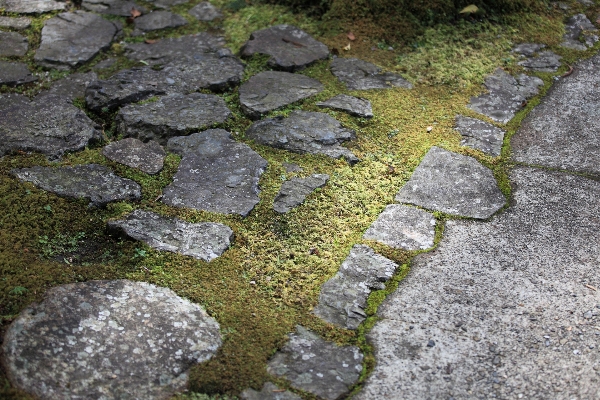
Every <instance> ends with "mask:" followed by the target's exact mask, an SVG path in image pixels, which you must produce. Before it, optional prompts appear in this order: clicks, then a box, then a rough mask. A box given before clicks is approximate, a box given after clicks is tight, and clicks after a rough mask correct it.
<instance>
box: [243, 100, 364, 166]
mask: <svg viewBox="0 0 600 400" xmlns="http://www.w3.org/2000/svg"><path fill="white" fill-rule="evenodd" d="M246 135H247V136H248V137H249V138H251V139H253V140H255V141H256V142H258V143H260V144H265V145H267V146H272V147H276V148H279V149H284V150H289V151H292V152H294V153H300V154H303V153H310V154H324V155H326V156H329V157H332V158H340V157H344V158H345V159H346V160H347V161H348V162H349V163H350V164H354V163H356V162H357V161H358V158H357V157H356V156H355V155H354V154H353V153H352V152H351V151H350V150H348V149H347V148H345V147H342V146H340V143H342V142H345V141H347V140H351V139H354V138H355V134H354V131H353V130H351V129H346V128H343V127H342V125H341V124H340V123H339V122H338V121H337V120H336V119H334V118H333V117H330V116H329V115H327V114H324V113H318V112H310V111H292V112H291V113H290V115H289V117H288V118H281V117H276V118H270V119H263V120H262V121H257V122H255V123H254V124H252V125H251V126H250V128H248V130H247V131H246Z"/></svg>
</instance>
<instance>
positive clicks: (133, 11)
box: [131, 7, 142, 19]
mask: <svg viewBox="0 0 600 400" xmlns="http://www.w3.org/2000/svg"><path fill="white" fill-rule="evenodd" d="M140 15H142V12H141V11H140V10H138V9H136V8H135V7H131V18H134V19H135V18H137V17H139V16H140Z"/></svg>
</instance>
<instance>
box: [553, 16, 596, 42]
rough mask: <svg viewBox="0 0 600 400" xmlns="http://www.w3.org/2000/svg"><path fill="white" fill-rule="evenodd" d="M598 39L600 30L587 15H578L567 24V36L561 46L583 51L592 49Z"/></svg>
mask: <svg viewBox="0 0 600 400" xmlns="http://www.w3.org/2000/svg"><path fill="white" fill-rule="evenodd" d="M598 39H599V38H598V28H596V26H595V25H594V24H592V23H591V22H590V20H589V19H588V18H587V17H586V16H585V14H576V15H573V16H572V17H571V18H569V20H568V21H567V23H566V24H565V35H564V36H563V42H562V44H561V46H563V47H567V48H570V49H575V50H582V51H583V50H587V49H588V48H590V47H592V46H593V45H594V43H596V42H597V41H598Z"/></svg>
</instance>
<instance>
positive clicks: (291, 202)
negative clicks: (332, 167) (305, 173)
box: [273, 174, 329, 213]
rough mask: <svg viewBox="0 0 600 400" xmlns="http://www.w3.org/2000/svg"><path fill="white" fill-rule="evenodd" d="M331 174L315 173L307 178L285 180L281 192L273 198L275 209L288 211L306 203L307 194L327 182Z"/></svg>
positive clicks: (281, 211) (280, 211) (279, 211)
mask: <svg viewBox="0 0 600 400" xmlns="http://www.w3.org/2000/svg"><path fill="white" fill-rule="evenodd" d="M328 180H329V175H326V174H314V175H311V176H309V177H307V178H292V179H290V180H289V181H285V182H283V185H281V189H279V193H277V196H275V200H273V209H274V210H275V211H277V212H278V213H286V212H288V211H290V210H291V209H292V208H294V207H297V206H299V205H300V204H302V203H304V199H306V196H308V195H309V194H311V193H312V192H313V191H314V190H315V189H317V188H321V187H323V186H325V185H326V184H327V181H328Z"/></svg>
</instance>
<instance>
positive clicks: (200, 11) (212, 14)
mask: <svg viewBox="0 0 600 400" xmlns="http://www.w3.org/2000/svg"><path fill="white" fill-rule="evenodd" d="M188 13H189V14H190V15H191V16H193V17H194V18H196V19H197V20H198V21H205V22H207V21H213V20H215V19H217V18H223V14H222V13H221V10H219V9H218V8H217V7H215V6H213V5H212V4H210V3H209V2H208V1H203V2H201V3H198V4H197V5H195V6H194V7H192V8H191V9H190V10H189V11H188Z"/></svg>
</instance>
